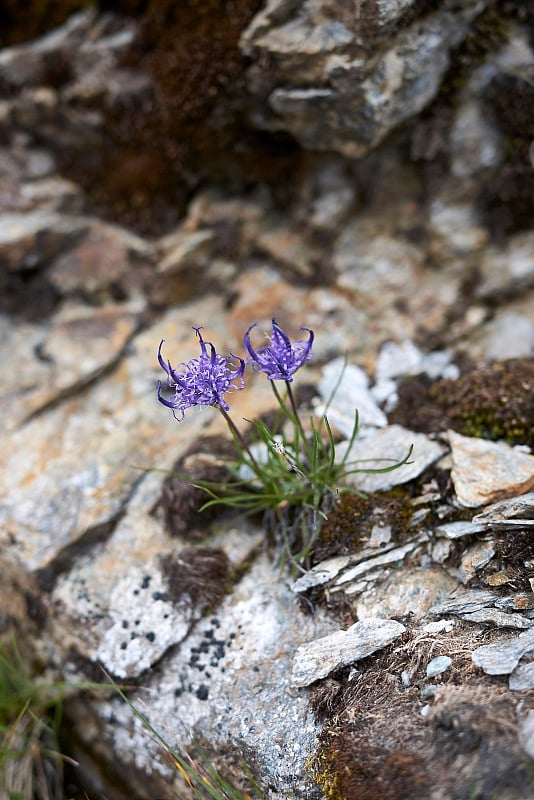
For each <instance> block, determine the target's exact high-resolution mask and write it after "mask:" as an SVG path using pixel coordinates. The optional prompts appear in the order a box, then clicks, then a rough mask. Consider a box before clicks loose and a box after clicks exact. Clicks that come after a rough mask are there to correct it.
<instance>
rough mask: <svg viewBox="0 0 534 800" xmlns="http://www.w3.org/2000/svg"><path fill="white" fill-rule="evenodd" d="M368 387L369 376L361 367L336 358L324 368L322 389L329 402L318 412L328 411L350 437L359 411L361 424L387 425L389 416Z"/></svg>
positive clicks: (320, 383) (330, 420)
mask: <svg viewBox="0 0 534 800" xmlns="http://www.w3.org/2000/svg"><path fill="white" fill-rule="evenodd" d="M368 386H369V378H368V377H367V375H366V373H365V372H364V371H363V370H362V369H360V367H357V366H354V365H353V364H347V363H346V361H345V359H343V358H336V359H335V360H334V361H331V362H330V363H328V364H327V365H326V366H325V367H323V370H322V377H321V380H320V382H319V387H318V388H319V394H320V395H321V397H322V399H323V400H324V401H325V403H326V405H319V406H318V407H317V409H316V411H317V413H318V414H320V415H322V414H324V413H326V415H327V416H328V420H329V422H330V423H331V424H332V425H335V427H336V428H337V429H338V430H339V431H340V432H341V433H342V434H343V435H344V436H346V437H350V436H351V434H352V431H353V428H354V422H355V412H356V411H357V412H358V424H359V426H360V427H363V428H365V427H378V428H383V427H384V426H385V425H387V417H386V415H385V414H384V412H383V411H381V410H380V408H379V407H378V405H377V404H376V401H375V400H374V398H373V396H372V394H371V392H370V391H369V388H368Z"/></svg>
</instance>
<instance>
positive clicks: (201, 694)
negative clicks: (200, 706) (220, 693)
mask: <svg viewBox="0 0 534 800" xmlns="http://www.w3.org/2000/svg"><path fill="white" fill-rule="evenodd" d="M196 695H197V697H198V699H199V700H207V699H208V695H209V689H208V687H207V686H206V685H205V684H204V683H202V684H201V685H200V686H199V687H198V689H197V691H196Z"/></svg>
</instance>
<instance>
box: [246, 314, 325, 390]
mask: <svg viewBox="0 0 534 800" xmlns="http://www.w3.org/2000/svg"><path fill="white" fill-rule="evenodd" d="M255 325H256V323H254V325H251V326H250V328H249V329H248V331H247V332H246V333H245V349H246V351H247V353H248V354H249V356H250V363H251V364H252V367H253V369H255V370H256V371H257V372H265V374H266V375H267V377H268V378H269V380H271V381H292V380H293V374H294V373H295V372H296V371H297V370H298V369H299V367H301V366H302V365H303V364H304V362H305V361H309V360H310V358H311V357H312V344H313V338H314V333H313V331H312V330H310V329H309V328H301V329H300V330H301V331H307V332H308V333H309V336H308V340H307V341H305V342H294V343H293V344H292V343H291V339H290V338H289V336H288V335H287V333H284V331H283V330H282V328H281V327H280V326H279V325H278V323H277V322H276V320H275V319H274V318H273V332H272V334H271V341H270V343H269V344H266V345H264V346H263V347H260V348H259V349H258V350H254V348H253V347H252V345H251V344H250V331H251V330H252V328H254V327H255Z"/></svg>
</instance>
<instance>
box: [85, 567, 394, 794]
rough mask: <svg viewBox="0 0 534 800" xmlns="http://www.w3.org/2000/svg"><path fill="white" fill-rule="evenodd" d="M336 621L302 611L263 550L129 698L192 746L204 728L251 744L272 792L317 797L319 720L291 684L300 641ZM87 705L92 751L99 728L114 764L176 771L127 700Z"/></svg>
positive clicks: (221, 743) (167, 773) (216, 743)
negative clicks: (314, 761) (314, 766)
mask: <svg viewBox="0 0 534 800" xmlns="http://www.w3.org/2000/svg"><path fill="white" fill-rule="evenodd" d="M381 624H383V625H385V626H388V625H389V624H390V623H388V622H387V621H382V622H381ZM391 625H393V626H397V625H398V623H391ZM331 626H332V622H331V620H329V619H328V618H327V617H326V615H325V614H324V613H323V612H321V611H320V610H318V611H317V613H316V614H314V615H313V616H312V615H303V614H301V613H299V612H298V611H297V609H296V607H295V602H294V595H293V594H292V593H291V592H289V591H288V589H287V587H286V586H285V585H284V581H282V580H280V578H279V575H278V573H277V572H276V570H273V568H272V564H271V563H270V562H269V560H268V559H267V558H266V557H265V556H262V557H260V558H259V559H257V560H256V561H255V562H254V563H253V564H252V565H251V567H250V570H249V571H248V573H247V574H245V576H244V577H243V578H242V580H241V581H239V582H238V583H237V584H236V585H235V586H234V587H233V591H232V593H231V594H230V595H229V596H228V597H227V598H226V599H225V600H224V601H223V603H222V604H221V605H220V606H219V607H218V608H217V609H215V611H214V613H213V614H211V615H205V616H204V617H203V618H202V619H201V620H200V621H199V622H197V623H196V625H195V626H194V628H193V630H192V631H191V632H190V634H189V636H188V637H187V638H186V639H184V640H183V642H182V643H181V645H180V646H179V647H176V648H173V649H172V650H171V651H170V652H169V653H168V654H167V656H166V659H165V662H164V669H163V670H162V669H161V668H160V667H158V668H156V669H153V670H152V671H151V672H149V673H148V674H146V675H145V676H144V677H143V681H142V685H143V688H142V689H140V690H138V691H134V692H132V693H130V694H129V699H130V700H131V702H132V703H133V704H134V705H136V706H137V707H140V708H141V709H142V711H143V713H144V714H145V715H146V716H147V717H148V720H149V722H150V723H151V724H152V725H154V726H155V727H156V728H157V729H158V730H159V729H161V720H162V719H163V718H165V719H166V723H165V731H164V736H165V738H166V739H167V740H168V741H172V742H179V743H184V746H186V747H187V746H188V743H189V742H190V741H191V739H193V738H197V737H200V736H201V737H202V740H203V741H206V737H207V736H208V737H209V741H210V746H211V747H214V748H217V749H220V750H221V752H222V751H223V750H224V751H225V752H228V751H230V752H232V751H233V752H234V754H235V753H247V754H248V755H247V756H246V761H247V763H248V764H249V765H250V766H251V767H253V768H254V773H255V774H256V775H258V776H259V782H260V787H261V788H262V789H263V788H265V790H266V791H267V790H268V787H269V786H276V793H275V794H274V795H272V796H273V797H279V798H280V800H293V798H294V799H295V800H308V798H314V797H315V796H316V795H315V792H316V787H314V784H313V781H312V778H311V776H310V773H309V771H308V770H306V768H305V764H306V762H307V761H308V759H309V758H310V757H311V756H312V754H313V753H314V751H315V748H316V741H317V740H316V736H317V734H318V732H319V726H318V725H317V723H316V722H315V721H314V719H313V716H312V715H311V714H310V713H309V705H308V699H307V693H298V694H297V693H295V692H294V691H293V690H292V689H291V688H290V670H291V662H292V658H293V655H294V652H295V648H296V647H298V646H299V645H300V644H301V643H303V642H306V641H309V640H313V639H316V638H317V637H321V636H324V634H325V633H326V632H327V631H328V630H329V629H331ZM399 627H402V626H399ZM154 644H155V643H154ZM147 691H148V692H149V696H150V702H149V703H147V702H146V696H147V694H146V693H147ZM91 709H92V714H93V715H94V714H95V713H96V714H97V715H98V719H97V724H96V726H94V727H93V729H92V730H91V729H90V728H87V729H86V728H85V726H84V731H83V732H82V740H81V741H82V748H83V749H84V750H86V751H94V747H95V738H96V739H97V738H98V737H102V736H106V739H107V738H108V737H110V741H112V742H113V748H111V747H109V746H108V748H107V754H104V757H105V758H107V763H108V764H109V766H110V768H112V765H113V764H114V763H116V762H119V763H121V764H126V765H130V767H133V766H134V765H135V766H136V767H137V768H138V769H142V770H143V771H149V772H150V771H155V772H156V773H159V774H161V775H163V776H164V777H165V778H166V780H167V785H169V783H170V782H172V781H173V777H174V775H173V772H172V771H171V770H169V765H168V760H167V758H166V756H165V754H163V753H162V752H161V747H160V746H159V745H158V744H157V743H156V742H155V741H153V740H151V738H147V736H146V732H143V730H142V728H141V726H140V725H134V724H132V719H131V713H130V711H129V709H128V707H127V706H126V705H125V704H124V703H123V702H122V701H121V700H119V699H118V698H116V699H112V700H98V699H97V700H95V699H94V698H93V699H92V700H91ZM115 720H119V724H116V722H114V721H115ZM295 730H298V731H299V735H298V737H295ZM208 732H209V733H208ZM273 737H274V738H273ZM232 774H235V766H234V773H232ZM269 791H270V790H269Z"/></svg>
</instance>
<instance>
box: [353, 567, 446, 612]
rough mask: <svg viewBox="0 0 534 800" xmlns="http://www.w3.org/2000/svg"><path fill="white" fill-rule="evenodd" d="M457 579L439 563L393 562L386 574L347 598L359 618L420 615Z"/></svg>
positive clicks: (437, 602) (438, 599)
mask: <svg viewBox="0 0 534 800" xmlns="http://www.w3.org/2000/svg"><path fill="white" fill-rule="evenodd" d="M456 585H457V582H456V581H455V580H454V579H453V578H451V576H450V575H449V574H448V573H447V572H446V571H445V570H444V569H441V568H440V567H435V566H431V567H425V568H421V567H414V566H413V565H410V564H409V563H408V564H406V565H401V566H396V567H395V568H394V569H392V570H391V572H390V573H389V575H387V576H384V574H383V573H382V575H381V576H380V578H379V580H378V581H376V582H375V583H373V584H371V585H369V587H367V588H366V589H364V591H363V592H362V593H361V594H360V596H359V597H358V598H355V599H352V597H351V596H350V595H347V597H348V599H349V600H350V601H351V605H352V607H353V609H354V611H355V612H356V613H357V614H358V617H359V618H360V619H367V618H368V617H375V616H380V617H389V616H405V615H409V616H410V618H411V619H412V620H419V619H422V618H423V617H424V616H425V615H426V614H427V613H428V612H429V610H431V609H432V608H433V606H435V605H437V604H439V603H441V602H443V599H444V598H445V597H448V596H449V595H450V593H451V591H453V589H454V587H455V586H456Z"/></svg>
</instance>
